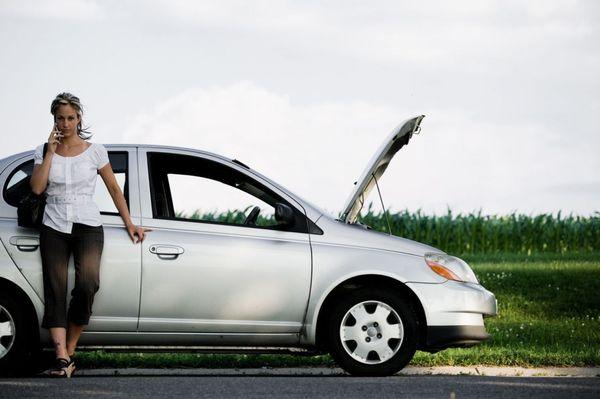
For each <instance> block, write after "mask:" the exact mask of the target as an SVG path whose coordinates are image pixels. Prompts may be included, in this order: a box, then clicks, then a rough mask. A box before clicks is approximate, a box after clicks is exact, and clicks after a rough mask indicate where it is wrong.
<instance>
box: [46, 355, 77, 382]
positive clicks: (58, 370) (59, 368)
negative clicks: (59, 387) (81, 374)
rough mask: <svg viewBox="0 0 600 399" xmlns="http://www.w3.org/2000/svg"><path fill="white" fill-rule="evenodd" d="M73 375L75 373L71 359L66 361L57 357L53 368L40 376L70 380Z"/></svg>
mask: <svg viewBox="0 0 600 399" xmlns="http://www.w3.org/2000/svg"><path fill="white" fill-rule="evenodd" d="M73 373H75V362H73V359H71V360H67V359H65V358H62V357H59V358H56V363H55V364H54V366H53V367H51V368H49V369H48V370H46V371H44V372H43V373H42V374H43V375H45V376H47V377H51V378H71V376H72V375H73Z"/></svg>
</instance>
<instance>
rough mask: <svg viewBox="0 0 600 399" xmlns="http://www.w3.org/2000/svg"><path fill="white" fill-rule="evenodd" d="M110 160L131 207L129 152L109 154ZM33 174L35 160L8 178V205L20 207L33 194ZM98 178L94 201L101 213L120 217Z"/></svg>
mask: <svg viewBox="0 0 600 399" xmlns="http://www.w3.org/2000/svg"><path fill="white" fill-rule="evenodd" d="M108 158H109V160H110V164H111V165H112V168H113V172H114V173H115V177H116V179H117V182H118V183H119V186H120V187H121V191H123V194H124V195H125V200H126V201H127V204H128V205H129V190H128V182H127V180H128V179H127V175H128V173H127V152H109V153H108ZM32 173H33V160H29V161H27V162H24V163H22V164H20V165H19V166H17V167H16V168H15V169H14V170H13V171H12V172H11V174H10V175H9V176H8V179H6V184H4V189H3V190H2V196H3V198H4V201H6V203H7V204H9V205H11V206H14V207H17V206H19V202H21V200H22V199H23V198H25V196H26V195H27V194H29V193H30V192H31V187H30V186H29V180H30V179H31V174H32ZM97 176H98V177H97V181H96V192H95V194H94V201H95V202H96V204H97V205H98V207H99V208H100V213H102V214H107V215H113V214H115V215H118V214H119V213H118V211H117V209H116V207H115V204H114V202H113V201H112V198H111V196H110V194H109V193H108V190H107V189H106V185H105V184H104V181H102V178H101V177H100V175H97Z"/></svg>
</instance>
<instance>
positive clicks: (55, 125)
mask: <svg viewBox="0 0 600 399" xmlns="http://www.w3.org/2000/svg"><path fill="white" fill-rule="evenodd" d="M54 130H56V133H57V134H61V133H60V130H58V123H56V122H54ZM61 138H62V137H60V136H58V137H57V138H56V140H58V144H60V139H61Z"/></svg>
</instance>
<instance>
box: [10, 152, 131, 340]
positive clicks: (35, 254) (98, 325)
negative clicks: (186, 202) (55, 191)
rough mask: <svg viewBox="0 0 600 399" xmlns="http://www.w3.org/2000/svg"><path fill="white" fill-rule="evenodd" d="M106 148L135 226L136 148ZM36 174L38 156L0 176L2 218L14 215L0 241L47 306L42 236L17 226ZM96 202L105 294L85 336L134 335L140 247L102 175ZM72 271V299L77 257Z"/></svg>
mask: <svg viewBox="0 0 600 399" xmlns="http://www.w3.org/2000/svg"><path fill="white" fill-rule="evenodd" d="M107 149H108V155H109V159H110V163H111V165H112V167H113V170H114V172H115V176H116V178H117V181H118V182H119V184H120V186H121V189H122V191H123V192H124V194H125V197H126V199H127V202H128V204H129V208H130V211H131V215H132V218H133V220H134V222H135V223H139V222H140V220H139V219H140V209H139V196H138V191H137V181H138V177H137V149H136V148H135V147H123V146H121V147H110V146H107ZM131 165H133V166H134V167H131ZM32 171H33V157H32V155H30V156H27V157H25V158H21V159H19V160H17V161H15V162H13V163H12V164H11V165H10V166H9V167H7V168H6V169H5V170H4V171H3V172H2V174H1V175H0V182H2V187H3V200H2V207H3V210H2V213H3V214H12V215H13V216H12V217H10V218H2V219H0V239H1V240H2V243H3V244H4V246H5V248H6V250H7V251H8V253H9V255H10V257H11V258H12V260H13V261H14V263H15V264H16V266H17V267H18V268H19V270H20V271H21V273H22V274H23V276H24V277H25V278H26V279H27V281H28V282H29V284H30V285H31V286H32V288H33V289H34V290H35V292H36V294H37V295H38V297H39V298H40V300H42V301H43V298H44V287H43V279H42V267H41V257H40V251H39V231H38V230H37V229H30V228H23V227H19V226H18V225H17V208H16V206H17V204H18V202H19V200H20V199H21V198H22V197H23V196H24V195H25V194H26V193H28V192H29V191H30V188H29V179H30V176H31V172H32ZM132 188H133V189H132ZM94 200H95V201H96V203H97V204H98V207H99V208H100V211H101V218H102V223H103V226H104V249H103V252H102V260H101V265H100V289H99V291H98V292H97V294H96V297H95V299H94V305H93V314H92V317H91V319H90V324H89V325H88V326H87V327H86V332H88V333H89V332H93V331H135V330H136V328H137V318H138V310H139V292H140V268H141V251H140V247H139V245H137V246H136V245H134V244H133V243H132V241H131V239H130V238H129V236H128V234H127V231H126V230H125V228H124V224H123V221H122V219H121V217H120V216H119V214H118V212H117V210H116V208H115V206H114V203H113V202H112V200H111V198H110V195H109V194H108V191H107V189H106V186H105V184H104V182H103V180H102V179H101V177H100V175H98V180H97V183H96V193H95V197H94ZM7 212H8V213H7ZM68 267H69V271H68V286H67V295H68V296H69V295H70V292H71V290H72V289H73V286H74V282H75V269H74V266H73V257H72V256H71V258H70V260H69V266H68Z"/></svg>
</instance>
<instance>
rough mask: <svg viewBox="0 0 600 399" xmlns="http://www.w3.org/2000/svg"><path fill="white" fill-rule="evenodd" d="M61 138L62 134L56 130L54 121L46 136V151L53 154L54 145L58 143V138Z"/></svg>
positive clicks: (56, 145)
mask: <svg viewBox="0 0 600 399" xmlns="http://www.w3.org/2000/svg"><path fill="white" fill-rule="evenodd" d="M62 138H63V134H62V133H61V132H60V130H58V126H57V125H56V123H55V124H54V127H53V128H52V131H51V132H50V136H48V152H49V153H51V154H54V152H55V151H56V147H58V145H59V144H60V140H61V139H62Z"/></svg>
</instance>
